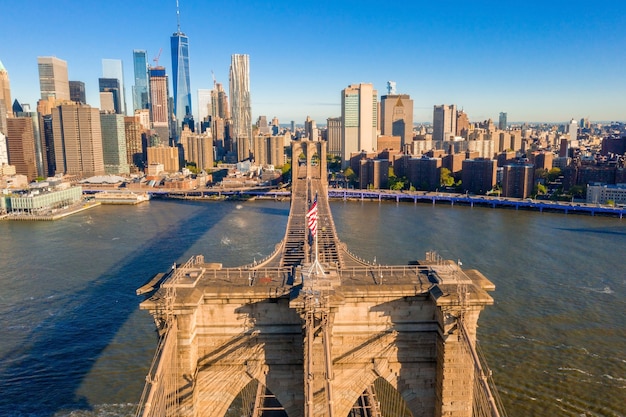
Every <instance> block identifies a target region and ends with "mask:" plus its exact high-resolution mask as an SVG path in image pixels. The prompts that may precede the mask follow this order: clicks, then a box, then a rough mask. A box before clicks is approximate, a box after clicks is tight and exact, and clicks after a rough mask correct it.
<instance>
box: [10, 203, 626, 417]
mask: <svg viewBox="0 0 626 417" xmlns="http://www.w3.org/2000/svg"><path fill="white" fill-rule="evenodd" d="M331 209H332V211H333V216H334V219H335V224H336V226H337V229H338V233H339V236H340V238H341V240H343V241H344V242H346V243H347V244H348V247H349V248H350V250H351V251H352V252H354V253H355V254H357V255H359V256H360V257H362V258H365V259H372V260H374V259H376V261H377V262H379V263H388V264H406V263H407V262H409V261H412V260H415V259H421V258H423V256H424V253H425V252H426V251H428V250H436V251H438V252H439V254H440V255H441V256H442V257H444V258H447V259H455V260H457V259H458V260H460V261H461V262H462V264H463V268H475V269H478V270H480V271H481V272H482V273H484V274H485V275H486V276H487V277H488V278H489V279H490V280H491V281H493V282H494V283H495V284H496V291H495V292H493V293H492V296H493V297H494V299H495V305H494V306H491V307H488V308H487V309H486V310H485V311H484V312H483V313H482V314H481V317H480V320H479V326H480V327H479V330H478V337H479V340H480V345H481V347H482V349H483V351H484V353H485V355H486V357H487V361H488V362H489V365H490V367H491V369H492V371H493V375H494V378H495V381H496V383H497V385H498V388H499V391H500V395H501V397H502V400H503V402H504V405H505V407H506V411H507V414H508V415H509V416H510V417H512V416H578V417H580V416H622V417H623V416H625V415H626V400H625V399H626V303H625V302H624V300H625V296H626V264H625V262H624V260H625V257H626V221H625V220H619V219H615V218H604V217H591V216H582V215H564V214H554V213H537V212H525V211H514V210H506V209H489V208H477V207H475V208H469V207H459V206H455V207H450V206H445V205H437V206H432V205H430V204H413V203H400V204H397V203H388V202H383V203H378V202H342V201H337V202H332V203H331ZM288 213H289V204H288V203H287V202H274V201H268V202H262V201H255V202H238V203H234V202H191V201H167V200H153V201H151V202H150V203H147V204H143V205H138V206H100V207H97V208H94V209H91V210H89V211H86V212H82V213H78V214H75V215H73V216H71V217H68V218H65V219H63V220H58V221H54V222H8V221H6V222H1V223H0V267H1V273H0V416H10V417H18V416H19V417H26V416H28V417H53V416H54V417H61V416H73V417H82V416H85V417H95V416H98V417H120V416H132V415H133V413H134V410H135V408H136V404H137V401H138V400H139V398H140V395H141V391H142V389H143V384H144V380H145V375H146V373H147V371H148V367H149V365H150V362H151V360H152V355H153V353H154V350H155V347H156V342H157V338H156V333H155V330H154V324H153V322H152V319H151V317H150V316H149V314H148V313H146V312H144V311H140V310H139V308H138V304H139V302H140V301H141V300H142V298H141V297H138V296H136V295H135V289H136V288H138V287H139V286H141V285H142V284H143V283H144V282H145V281H147V280H148V279H149V278H151V277H152V276H153V275H154V274H156V273H158V272H164V271H166V270H168V269H169V267H170V266H171V264H172V263H173V262H184V261H186V260H187V259H188V258H189V257H191V256H192V255H196V254H203V255H205V258H206V260H207V261H217V262H222V263H224V265H225V266H236V265H241V264H246V263H249V262H251V261H253V260H255V259H261V258H263V257H265V256H266V255H268V254H269V253H270V252H271V251H272V250H273V249H274V247H275V245H276V243H278V242H279V241H280V240H281V239H282V237H283V234H284V231H285V226H286V222H287V216H288Z"/></svg>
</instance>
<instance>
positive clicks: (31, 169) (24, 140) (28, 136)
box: [6, 117, 37, 181]
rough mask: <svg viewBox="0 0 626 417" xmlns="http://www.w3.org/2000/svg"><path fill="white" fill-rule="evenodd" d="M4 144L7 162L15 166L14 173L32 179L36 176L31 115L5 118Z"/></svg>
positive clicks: (35, 156)
mask: <svg viewBox="0 0 626 417" xmlns="http://www.w3.org/2000/svg"><path fill="white" fill-rule="evenodd" d="M6 144H7V150H8V153H9V164H11V165H13V166H14V167H15V172H16V174H19V175H25V176H26V177H27V178H28V181H34V180H35V179H36V178H37V155H36V146H35V133H34V130H33V120H32V118H31V117H11V118H9V119H7V134H6Z"/></svg>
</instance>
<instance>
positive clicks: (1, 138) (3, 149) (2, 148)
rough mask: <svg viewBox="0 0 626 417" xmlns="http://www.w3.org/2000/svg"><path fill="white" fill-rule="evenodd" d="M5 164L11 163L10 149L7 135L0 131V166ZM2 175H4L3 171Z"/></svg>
mask: <svg viewBox="0 0 626 417" xmlns="http://www.w3.org/2000/svg"><path fill="white" fill-rule="evenodd" d="M4 165H9V149H8V148H7V137H6V135H5V134H4V133H2V132H0V168H1V167H2V166H4ZM0 176H2V174H1V173H0Z"/></svg>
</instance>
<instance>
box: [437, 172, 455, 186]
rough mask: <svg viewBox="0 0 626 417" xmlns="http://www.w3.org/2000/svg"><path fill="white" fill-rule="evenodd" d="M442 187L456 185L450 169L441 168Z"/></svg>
mask: <svg viewBox="0 0 626 417" xmlns="http://www.w3.org/2000/svg"><path fill="white" fill-rule="evenodd" d="M440 179H441V185H442V186H444V187H451V186H452V185H454V177H453V176H452V175H450V170H449V169H448V168H441V175H440Z"/></svg>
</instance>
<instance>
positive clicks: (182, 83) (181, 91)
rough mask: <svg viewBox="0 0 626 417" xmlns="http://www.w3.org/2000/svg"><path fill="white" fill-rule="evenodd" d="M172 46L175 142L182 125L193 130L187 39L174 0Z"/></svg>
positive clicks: (177, 6)
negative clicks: (174, 20)
mask: <svg viewBox="0 0 626 417" xmlns="http://www.w3.org/2000/svg"><path fill="white" fill-rule="evenodd" d="M170 41H171V46H172V85H173V87H174V116H175V117H176V120H175V123H176V142H178V137H179V134H180V131H181V130H182V125H183V123H187V124H189V125H190V126H189V128H190V129H191V130H193V129H194V126H193V117H192V110H191V87H190V82H189V38H188V37H187V36H186V35H185V34H184V33H183V32H181V30H180V8H179V5H178V0H176V32H175V33H174V34H172V37H171V38H170Z"/></svg>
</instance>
